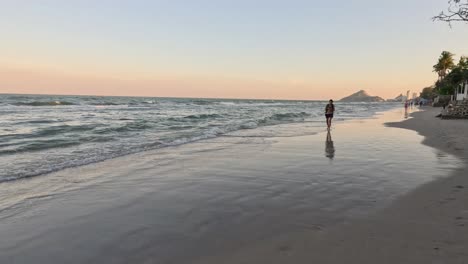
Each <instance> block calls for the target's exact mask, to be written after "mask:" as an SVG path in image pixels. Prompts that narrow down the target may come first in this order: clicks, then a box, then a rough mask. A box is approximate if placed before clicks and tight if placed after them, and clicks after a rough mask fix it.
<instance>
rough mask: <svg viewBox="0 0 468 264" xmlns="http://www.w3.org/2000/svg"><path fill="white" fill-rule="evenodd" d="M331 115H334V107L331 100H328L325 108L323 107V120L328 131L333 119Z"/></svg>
mask: <svg viewBox="0 0 468 264" xmlns="http://www.w3.org/2000/svg"><path fill="white" fill-rule="evenodd" d="M333 113H335V105H334V104H333V100H332V99H330V101H328V104H327V106H325V118H326V119H327V127H328V129H330V128H331V122H332V119H333Z"/></svg>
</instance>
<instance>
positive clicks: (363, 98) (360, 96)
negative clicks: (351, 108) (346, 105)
mask: <svg viewBox="0 0 468 264" xmlns="http://www.w3.org/2000/svg"><path fill="white" fill-rule="evenodd" d="M340 101H342V102H385V100H384V99H383V98H381V97H379V96H371V95H369V94H368V93H367V92H366V91H364V90H361V91H359V92H357V93H353V94H352V95H350V96H347V97H345V98H342V99H341V100H340Z"/></svg>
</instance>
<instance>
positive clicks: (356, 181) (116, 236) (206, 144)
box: [0, 111, 459, 263]
mask: <svg viewBox="0 0 468 264" xmlns="http://www.w3.org/2000/svg"><path fill="white" fill-rule="evenodd" d="M402 118H403V112H402V111H391V112H386V113H384V114H383V115H380V116H379V117H378V118H377V119H371V120H365V121H363V120H360V121H359V120H357V121H349V122H346V123H343V124H340V125H338V126H336V127H335V128H334V129H333V130H332V131H331V133H330V134H327V132H325V131H322V132H320V133H318V134H315V135H307V136H296V135H295V133H294V132H301V133H302V132H303V131H302V130H304V129H307V127H306V126H302V125H301V124H289V125H282V126H276V127H273V128H272V127H269V128H259V129H263V131H261V133H258V132H259V131H240V132H239V131H238V132H234V133H231V134H228V135H226V136H223V137H218V138H213V139H210V140H205V141H199V142H196V143H192V144H188V145H184V146H179V147H175V148H166V149H160V150H155V151H149V152H145V153H139V154H136V155H131V156H127V157H122V158H117V159H113V160H108V161H106V162H102V163H97V164H93V165H89V166H84V167H80V168H75V169H68V170H64V171H61V172H58V173H55V174H50V175H46V176H44V177H37V178H34V179H30V180H24V181H16V182H12V183H4V184H0V190H1V191H0V210H2V211H0V236H1V237H2V240H1V241H0V262H1V263H3V262H5V261H7V260H9V262H10V263H12V262H11V260H12V259H14V261H13V263H38V262H41V263H84V262H87V263H102V262H108V263H109V262H112V263H141V262H144V261H148V262H150V263H190V260H193V259H194V258H197V257H201V256H207V255H211V254H220V253H221V252H226V251H232V250H235V249H236V248H238V247H240V246H242V245H245V244H246V243H255V242H256V241H259V240H263V239H269V238H271V237H274V236H277V235H280V234H283V233H286V232H322V231H323V230H326V229H327V228H329V227H331V226H333V225H336V224H340V223H343V222H347V221H350V220H352V219H354V218H357V217H365V216H366V215H367V214H369V213H372V212H375V211H376V210H379V209H381V208H383V207H385V206H386V205H388V203H390V202H391V201H392V200H394V199H395V198H397V197H399V196H401V195H403V194H405V193H406V192H408V191H410V190H412V189H414V188H416V187H418V186H420V185H422V184H424V183H427V182H429V181H432V180H434V179H436V178H439V177H445V176H447V175H448V174H449V173H450V172H451V171H452V170H453V169H454V168H456V167H457V166H458V165H459V161H458V160H457V159H456V158H454V157H452V156H450V155H445V154H442V153H440V152H439V153H436V152H435V150H433V149H431V148H429V147H427V146H424V145H422V144H420V142H421V141H422V137H421V136H419V135H418V134H417V133H415V132H413V131H407V130H402V129H397V128H388V127H384V125H383V122H385V121H397V120H400V119H402ZM268 129H277V130H278V131H283V132H284V133H282V134H281V135H282V137H266V136H258V135H268ZM239 133H241V134H239ZM248 133H252V136H251V137H249V134H248Z"/></svg>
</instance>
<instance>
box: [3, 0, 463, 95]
mask: <svg viewBox="0 0 468 264" xmlns="http://www.w3.org/2000/svg"><path fill="white" fill-rule="evenodd" d="M446 7H447V0H392V1H375V0H354V1H351V0H336V1H323V0H320V1H316V0H282V1H279V0H232V1H227V0H196V1H195V0H185V1H181V0H167V1H162V0H152V1H150V0H99V1H96V0H0V34H1V36H2V37H1V39H0V93H32V94H89V95H118V96H124V95H130V96H161V97H209V98H265V99H302V100H313V99H329V98H334V99H339V98H341V97H344V96H347V95H349V94H351V93H353V92H356V91H358V90H361V89H363V90H366V91H368V92H369V93H370V94H371V95H378V96H382V97H384V98H394V97H396V96H397V95H399V94H400V93H406V91H407V90H411V91H412V92H413V91H420V90H421V89H422V88H424V87H426V86H430V85H432V84H433V83H434V81H435V80H436V79H437V75H436V74H435V73H434V72H432V65H434V64H435V63H436V61H437V58H438V56H439V55H440V53H441V52H442V51H443V50H448V51H451V52H452V53H455V54H456V55H457V57H456V58H457V60H458V57H459V56H460V55H468V24H453V25H452V28H450V27H449V26H448V25H447V24H444V23H441V22H433V21H432V20H431V17H432V16H434V15H436V14H438V13H439V12H440V11H442V10H444V9H445V8H446Z"/></svg>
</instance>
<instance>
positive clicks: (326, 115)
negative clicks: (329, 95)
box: [325, 114, 333, 118]
mask: <svg viewBox="0 0 468 264" xmlns="http://www.w3.org/2000/svg"><path fill="white" fill-rule="evenodd" d="M325 117H326V118H333V114H325Z"/></svg>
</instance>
